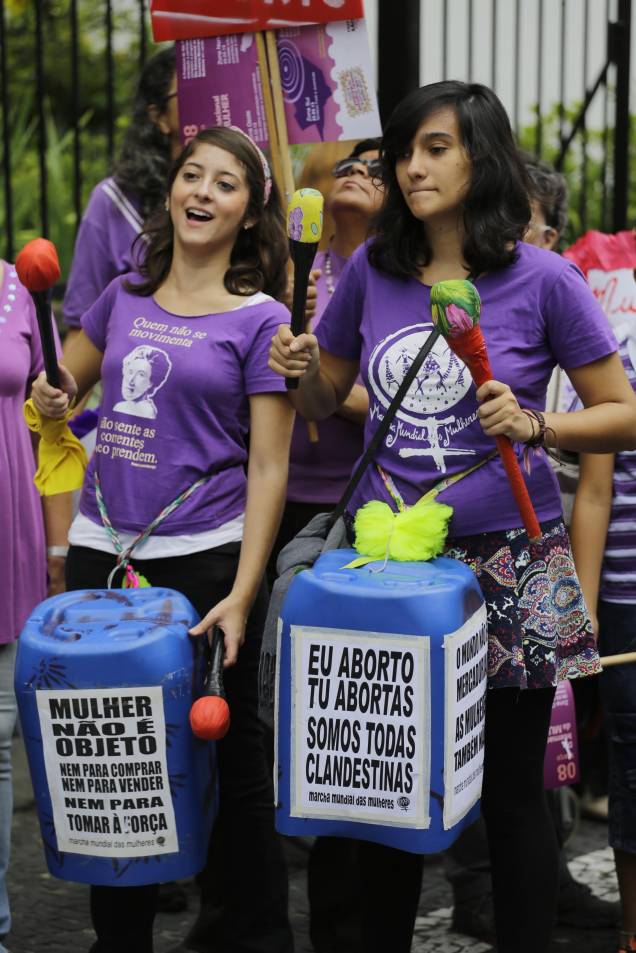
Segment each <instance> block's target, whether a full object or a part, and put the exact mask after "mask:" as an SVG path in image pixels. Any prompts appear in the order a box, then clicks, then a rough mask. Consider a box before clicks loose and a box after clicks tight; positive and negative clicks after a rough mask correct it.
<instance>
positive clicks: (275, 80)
mask: <svg viewBox="0 0 636 953" xmlns="http://www.w3.org/2000/svg"><path fill="white" fill-rule="evenodd" d="M265 44H266V47H267V59H268V62H269V77H270V84H271V85H270V90H271V95H272V101H273V107H274V121H275V123H276V134H277V137H278V149H279V154H280V160H281V164H282V170H283V190H282V191H283V195H284V196H285V204H286V205H289V203H290V202H291V197H292V195H293V194H294V172H293V169H292V164H291V157H290V155H289V139H288V138H287V120H286V118H285V103H284V101H283V88H282V86H281V80H280V67H279V65H278V51H277V49H276V34H275V33H274V31H273V30H266V31H265Z"/></svg>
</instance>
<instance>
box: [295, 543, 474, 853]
mask: <svg viewBox="0 0 636 953" xmlns="http://www.w3.org/2000/svg"><path fill="white" fill-rule="evenodd" d="M357 555H358V554H357V553H356V552H354V551H353V550H343V549H340V550H334V551H331V552H328V553H325V554H323V555H322V556H321V557H320V558H319V559H318V561H317V562H316V564H315V565H314V566H313V568H312V569H309V570H307V571H305V572H301V573H299V574H298V575H297V576H296V577H295V579H294V581H293V582H292V584H291V587H290V589H289V592H288V595H287V598H286V600H285V603H284V605H283V610H282V614H281V619H280V620H279V651H278V660H279V664H278V673H277V686H276V694H277V697H276V709H277V753H276V758H277V764H278V771H277V784H278V789H277V796H276V801H277V811H276V824H277V828H278V830H279V831H281V832H282V833H284V834H292V835H328V836H342V837H355V838H361V839H363V840H370V841H376V842H378V843H381V844H386V845H388V846H390V847H396V848H399V849H401V850H407V851H412V852H415V853H436V852H437V851H441V850H444V849H445V848H447V847H448V846H449V845H450V844H452V843H453V841H454V840H455V839H456V837H457V836H458V835H459V833H460V831H461V830H462V829H463V828H464V827H466V826H467V825H468V824H471V823H472V822H473V821H474V820H475V818H476V817H477V814H478V813H479V797H480V793H481V781H482V771H483V755H484V718H485V691H486V673H487V649H488V637H487V627H486V607H485V604H484V600H483V596H482V594H481V590H480V588H479V585H478V583H477V579H476V577H475V575H474V573H473V572H471V570H470V569H469V568H468V567H467V566H465V565H464V564H463V563H460V562H458V561H457V560H454V559H448V558H446V557H441V558H439V559H435V560H432V561H431V562H417V563H415V562H413V563H398V562H390V561H389V562H386V563H382V562H376V563H370V564H369V565H367V566H365V567H364V568H348V563H350V562H351V561H352V560H353V559H355V558H356V557H357Z"/></svg>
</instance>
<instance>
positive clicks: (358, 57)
mask: <svg viewBox="0 0 636 953" xmlns="http://www.w3.org/2000/svg"><path fill="white" fill-rule="evenodd" d="M265 36H266V45H267V52H268V58H269V72H270V77H271V87H270V88H271V90H272V94H273V105H274V116H275V122H276V128H277V135H276V138H277V140H278V143H279V147H280V149H281V150H282V151H285V150H283V142H284V140H285V139H287V141H288V142H289V143H290V144H291V145H300V144H305V143H312V142H339V141H342V140H345V141H348V140H351V139H365V138H370V137H374V136H379V135H381V126H380V117H379V113H378V108H377V101H376V96H375V91H374V88H373V80H372V75H371V59H370V54H369V44H368V37H367V32H366V27H365V23H364V20H355V21H349V22H347V23H330V24H327V26H311V27H302V28H299V29H295V30H282V31H279V32H278V33H277V34H276V40H275V41H274V34H272V33H271V32H270V31H268V32H267V33H266V34H265ZM177 83H178V89H179V117H180V122H181V131H182V136H183V139H184V141H187V140H188V139H191V138H192V137H193V136H194V135H196V133H197V132H198V130H199V129H202V128H205V127H206V126H211V125H227V126H229V125H236V126H240V128H241V129H243V130H244V131H245V132H247V133H249V135H250V136H252V138H253V139H254V141H255V142H258V144H259V145H260V146H263V147H265V146H267V145H268V140H269V134H268V126H269V125H271V124H270V123H268V122H267V121H266V106H265V101H264V90H265V89H266V87H267V84H266V83H265V81H264V80H263V79H262V73H261V72H260V71H259V57H258V47H257V44H256V43H255V42H254V34H251V33H243V34H234V35H231V36H220V37H208V38H207V39H191V40H182V41H180V42H178V43H177ZM283 127H284V128H283ZM285 130H286V132H285ZM272 152H273V150H272Z"/></svg>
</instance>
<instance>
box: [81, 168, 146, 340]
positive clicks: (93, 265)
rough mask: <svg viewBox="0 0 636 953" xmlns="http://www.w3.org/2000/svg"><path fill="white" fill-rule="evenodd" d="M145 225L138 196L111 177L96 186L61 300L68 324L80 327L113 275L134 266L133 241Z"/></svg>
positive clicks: (82, 223) (87, 207)
mask: <svg viewBox="0 0 636 953" xmlns="http://www.w3.org/2000/svg"><path fill="white" fill-rule="evenodd" d="M142 226H143V219H142V216H141V212H140V211H139V203H138V201H137V198H136V196H134V195H131V194H129V193H126V192H123V191H122V189H120V188H119V186H118V185H117V183H116V182H115V180H114V179H112V178H109V179H104V180H103V182H99V183H98V184H97V185H96V186H95V188H94V189H93V191H92V192H91V197H90V199H89V201H88V205H87V206H86V210H85V212H84V215H83V216H82V221H81V222H80V227H79V231H78V233H77V239H76V242H75V251H74V253H73V263H72V265H71V272H70V275H69V278H68V283H67V286H66V294H65V295H64V301H63V303H62V313H63V315H64V320H65V322H66V323H67V324H68V325H69V327H73V328H79V327H80V323H81V318H82V315H83V314H84V313H85V312H86V311H88V309H89V308H90V307H91V305H92V304H93V303H94V302H95V301H97V299H98V298H99V296H100V294H101V293H102V291H103V290H104V288H106V287H107V285H109V284H110V282H111V281H112V280H113V278H116V277H117V276H118V275H125V274H128V272H129V271H132V270H133V269H134V267H135V261H134V256H133V251H132V244H133V242H134V240H135V238H136V237H137V235H138V234H139V232H140V231H141V229H142Z"/></svg>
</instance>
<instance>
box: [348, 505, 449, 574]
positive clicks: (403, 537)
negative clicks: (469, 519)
mask: <svg viewBox="0 0 636 953" xmlns="http://www.w3.org/2000/svg"><path fill="white" fill-rule="evenodd" d="M452 515H453V508H452V506H447V505H446V504H445V503H437V502H436V501H435V500H431V499H422V500H420V501H419V503H416V504H415V506H411V507H409V508H408V509H405V510H403V511H402V512H401V513H394V512H393V510H392V509H391V507H390V506H388V504H387V503H382V502H381V501H380V500H371V501H370V502H369V503H365V505H364V506H363V507H361V508H360V509H359V510H358V512H357V513H356V517H355V522H354V526H355V532H356V538H355V543H354V546H355V548H356V550H357V551H358V552H359V553H360V554H361V555H362V556H367V557H371V558H373V559H385V558H388V559H394V560H396V561H397V562H424V561H426V560H428V559H434V558H435V556H439V555H440V553H442V552H443V551H444V546H445V544H446V536H447V534H448V524H449V521H450V518H451V516H452Z"/></svg>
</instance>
